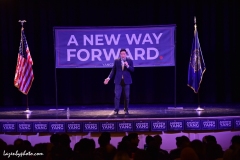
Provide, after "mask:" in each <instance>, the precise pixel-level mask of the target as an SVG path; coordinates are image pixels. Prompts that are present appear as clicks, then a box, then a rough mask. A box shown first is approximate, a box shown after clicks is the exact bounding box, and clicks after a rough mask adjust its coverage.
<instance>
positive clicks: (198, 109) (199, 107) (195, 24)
mask: <svg viewBox="0 0 240 160" xmlns="http://www.w3.org/2000/svg"><path fill="white" fill-rule="evenodd" d="M194 29H195V31H196V30H197V21H196V17H195V16H194ZM197 96H198V108H197V109H195V110H196V111H203V110H204V109H203V108H201V106H200V96H199V89H198V92H197Z"/></svg>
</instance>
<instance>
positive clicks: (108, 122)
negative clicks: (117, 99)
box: [0, 104, 240, 133]
mask: <svg viewBox="0 0 240 160" xmlns="http://www.w3.org/2000/svg"><path fill="white" fill-rule="evenodd" d="M197 107H198V106H197V105H189V104H188V105H186V104H183V105H175V106H174V105H163V104H158V105H157V104H154V105H153V104H138V105H137V104H131V105H130V108H129V115H125V114H124V112H123V105H121V106H120V111H119V114H118V115H114V114H113V105H81V106H29V109H30V111H32V112H31V113H30V114H27V113H24V111H25V110H26V107H17V106H16V107H5V108H1V110H0V123H1V129H0V131H1V132H2V133H5V132H102V131H110V132H127V131H136V132H137V131H187V130H191V131H193V130H199V131H200V130H211V131H213V130H239V129H240V104H201V108H202V109H204V110H203V111H196V109H197ZM68 108H69V111H68Z"/></svg>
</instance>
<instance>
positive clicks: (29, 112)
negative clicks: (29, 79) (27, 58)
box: [18, 20, 32, 114]
mask: <svg viewBox="0 0 240 160" xmlns="http://www.w3.org/2000/svg"><path fill="white" fill-rule="evenodd" d="M18 22H20V23H21V25H22V28H21V45H22V52H23V39H22V30H23V29H24V28H23V24H24V23H25V22H27V21H26V20H19V21H18ZM26 101H27V103H26V105H27V106H26V110H25V111H24V113H27V114H31V113H32V111H30V110H29V106H28V94H27V95H26Z"/></svg>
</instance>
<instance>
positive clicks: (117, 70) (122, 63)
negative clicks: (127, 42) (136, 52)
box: [104, 49, 134, 115]
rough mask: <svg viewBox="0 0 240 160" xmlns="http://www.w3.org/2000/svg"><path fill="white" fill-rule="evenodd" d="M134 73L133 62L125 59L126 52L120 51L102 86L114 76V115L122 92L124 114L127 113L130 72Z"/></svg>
mask: <svg viewBox="0 0 240 160" xmlns="http://www.w3.org/2000/svg"><path fill="white" fill-rule="evenodd" d="M133 71H134V67H133V61H132V60H131V59H130V58H127V51H126V50H125V49H121V50H120V58H118V59H115V60H114V65H113V67H112V70H111V72H110V74H109V76H108V78H106V79H105V80H104V84H108V82H109V80H110V79H112V77H113V76H114V75H115V78H114V83H115V99H114V104H115V109H114V114H115V115H116V114H118V111H119V104H120V97H121V93H122V90H123V92H124V112H125V114H129V113H128V106H129V94H130V84H132V77H131V72H133Z"/></svg>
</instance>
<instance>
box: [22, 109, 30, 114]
mask: <svg viewBox="0 0 240 160" xmlns="http://www.w3.org/2000/svg"><path fill="white" fill-rule="evenodd" d="M23 112H24V113H27V114H31V113H32V111H30V110H29V109H27V110H26V111H23Z"/></svg>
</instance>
